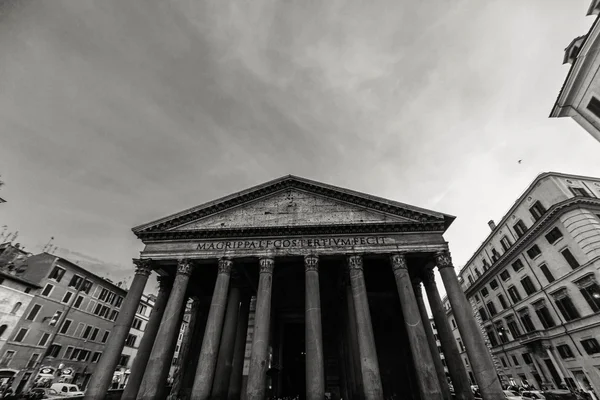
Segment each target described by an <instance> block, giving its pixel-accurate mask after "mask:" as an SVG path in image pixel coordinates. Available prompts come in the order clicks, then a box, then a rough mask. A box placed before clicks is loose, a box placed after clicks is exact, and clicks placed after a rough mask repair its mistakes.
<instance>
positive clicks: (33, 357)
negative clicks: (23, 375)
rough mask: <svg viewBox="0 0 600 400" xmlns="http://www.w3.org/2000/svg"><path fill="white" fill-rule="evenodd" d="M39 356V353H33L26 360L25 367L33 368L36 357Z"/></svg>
mask: <svg viewBox="0 0 600 400" xmlns="http://www.w3.org/2000/svg"><path fill="white" fill-rule="evenodd" d="M39 358H40V353H33V354H32V355H31V357H30V358H29V361H28V362H27V366H26V367H25V368H29V369H31V368H35V365H36V364H37V361H38V359H39Z"/></svg>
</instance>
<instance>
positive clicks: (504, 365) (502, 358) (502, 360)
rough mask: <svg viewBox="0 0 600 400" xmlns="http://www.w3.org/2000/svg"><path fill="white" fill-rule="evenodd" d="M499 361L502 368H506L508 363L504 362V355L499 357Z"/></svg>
mask: <svg viewBox="0 0 600 400" xmlns="http://www.w3.org/2000/svg"><path fill="white" fill-rule="evenodd" d="M500 361H501V362H502V366H503V367H504V368H508V364H506V360H505V359H504V357H500Z"/></svg>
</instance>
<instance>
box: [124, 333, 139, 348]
mask: <svg viewBox="0 0 600 400" xmlns="http://www.w3.org/2000/svg"><path fill="white" fill-rule="evenodd" d="M136 340H137V336H135V335H132V334H131V333H130V334H129V335H127V339H125V346H129V347H135V342H136Z"/></svg>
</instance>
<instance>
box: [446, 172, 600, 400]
mask: <svg viewBox="0 0 600 400" xmlns="http://www.w3.org/2000/svg"><path fill="white" fill-rule="evenodd" d="M489 224H490V228H491V230H492V232H491V233H490V235H489V236H488V237H487V238H486V239H485V241H484V242H483V244H482V245H481V246H480V247H479V248H478V249H477V251H476V252H475V253H474V254H473V256H472V257H471V259H470V260H469V261H468V262H467V263H466V265H465V266H464V267H463V268H462V270H461V271H460V273H459V278H460V281H461V282H462V285H463V290H464V291H465V294H466V296H467V298H468V299H469V300H470V302H471V304H472V306H473V308H474V312H475V313H476V315H477V317H478V319H479V320H480V324H481V326H482V329H483V331H484V332H485V333H486V336H487V339H488V340H489V344H490V348H491V351H492V355H493V357H494V358H495V359H496V360H498V364H497V368H498V374H499V375H502V376H505V377H506V379H507V380H508V383H509V384H517V385H518V384H522V383H525V384H533V385H535V386H536V387H538V388H542V387H548V388H558V387H561V386H563V385H566V386H568V387H571V388H580V389H583V390H586V391H588V392H591V393H593V392H594V391H595V393H598V394H600V329H599V327H600V274H599V272H598V269H599V268H600V178H590V177H582V176H575V175H566V174H560V173H543V174H541V175H539V176H538V177H537V178H536V179H535V180H534V182H533V183H532V184H531V185H530V186H529V187H528V188H527V190H526V191H525V193H523V195H522V196H521V197H520V198H519V199H518V200H517V201H516V202H515V204H514V205H513V206H512V207H511V209H510V210H509V212H508V213H507V214H506V215H505V216H504V217H503V218H502V220H501V221H500V222H499V223H498V224H495V223H494V222H493V221H490V223H489ZM446 309H447V314H448V316H449V322H450V325H452V326H453V327H456V324H455V323H454V322H453V315H452V309H451V308H450V307H449V305H447V306H446ZM456 332H457V331H456ZM456 334H457V340H460V336H459V335H458V332H457V333H456ZM464 357H466V355H465V356H464ZM465 361H466V362H468V360H465Z"/></svg>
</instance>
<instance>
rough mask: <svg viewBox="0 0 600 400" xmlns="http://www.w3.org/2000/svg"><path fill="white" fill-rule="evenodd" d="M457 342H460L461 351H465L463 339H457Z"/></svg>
mask: <svg viewBox="0 0 600 400" xmlns="http://www.w3.org/2000/svg"><path fill="white" fill-rule="evenodd" d="M456 342H457V343H458V348H459V349H460V351H465V346H463V343H462V340H460V339H456Z"/></svg>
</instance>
